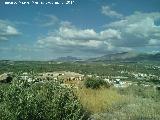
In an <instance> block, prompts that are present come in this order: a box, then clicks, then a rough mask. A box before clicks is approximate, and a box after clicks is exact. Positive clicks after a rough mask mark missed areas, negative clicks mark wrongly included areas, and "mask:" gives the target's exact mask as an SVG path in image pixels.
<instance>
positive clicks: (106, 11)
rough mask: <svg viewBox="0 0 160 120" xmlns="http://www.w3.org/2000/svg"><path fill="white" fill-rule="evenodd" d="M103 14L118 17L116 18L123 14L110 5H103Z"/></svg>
mask: <svg viewBox="0 0 160 120" xmlns="http://www.w3.org/2000/svg"><path fill="white" fill-rule="evenodd" d="M101 12H102V14H104V15H106V16H109V17H116V18H122V17H123V15H122V14H120V13H118V12H116V11H114V10H112V9H111V8H110V7H109V6H102V11H101Z"/></svg>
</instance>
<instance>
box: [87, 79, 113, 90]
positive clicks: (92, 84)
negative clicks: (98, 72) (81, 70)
mask: <svg viewBox="0 0 160 120" xmlns="http://www.w3.org/2000/svg"><path fill="white" fill-rule="evenodd" d="M84 85H85V87H86V88H92V89H98V88H100V87H110V85H109V84H108V83H107V82H106V81H104V80H102V79H97V78H87V79H86V80H85V82H84Z"/></svg>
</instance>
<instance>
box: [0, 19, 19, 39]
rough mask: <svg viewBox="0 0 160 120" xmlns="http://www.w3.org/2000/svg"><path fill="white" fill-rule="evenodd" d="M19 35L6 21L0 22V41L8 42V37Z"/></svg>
mask: <svg viewBox="0 0 160 120" xmlns="http://www.w3.org/2000/svg"><path fill="white" fill-rule="evenodd" d="M19 34H20V33H19V31H18V30H17V29H16V28H15V27H14V26H13V25H11V24H10V23H9V22H8V21H4V20H0V40H8V39H9V38H10V37H12V36H16V35H19Z"/></svg>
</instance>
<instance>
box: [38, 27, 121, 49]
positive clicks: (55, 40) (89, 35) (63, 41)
mask: <svg viewBox="0 0 160 120" xmlns="http://www.w3.org/2000/svg"><path fill="white" fill-rule="evenodd" d="M120 38H121V33H120V32H119V31H116V30H114V29H107V30H104V31H100V32H96V31H95V30H94V29H78V28H76V27H75V26H73V25H71V24H67V25H64V24H63V25H61V26H60V27H59V29H58V30H57V31H54V32H53V33H50V34H48V35H47V36H45V37H43V38H40V39H39V40H38V42H37V43H38V45H39V46H40V47H41V48H44V47H45V48H52V49H58V50H66V51H68V50H69V51H75V50H79V51H90V52H91V51H92V52H93V51H96V52H102V51H103V52H104V51H107V50H111V49H113V46H112V47H111V44H108V43H107V41H108V40H109V39H120Z"/></svg>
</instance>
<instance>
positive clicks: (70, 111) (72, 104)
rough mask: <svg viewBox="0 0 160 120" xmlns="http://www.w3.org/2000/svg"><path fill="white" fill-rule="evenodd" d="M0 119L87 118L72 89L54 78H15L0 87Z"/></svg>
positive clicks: (51, 119) (77, 119)
mask: <svg viewBox="0 0 160 120" xmlns="http://www.w3.org/2000/svg"><path fill="white" fill-rule="evenodd" d="M0 117H1V120H86V119H87V118H88V114H87V112H86V111H85V110H84V109H83V107H82V105H81V104H80V102H79V101H78V99H77V97H76V96H75V95H74V93H73V91H72V90H71V89H68V88H66V87H62V86H61V85H60V84H59V83H57V82H46V83H36V84H32V83H28V82H24V81H20V80H15V81H14V82H13V83H11V84H10V85H8V86H3V87H2V86H1V89H0Z"/></svg>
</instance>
